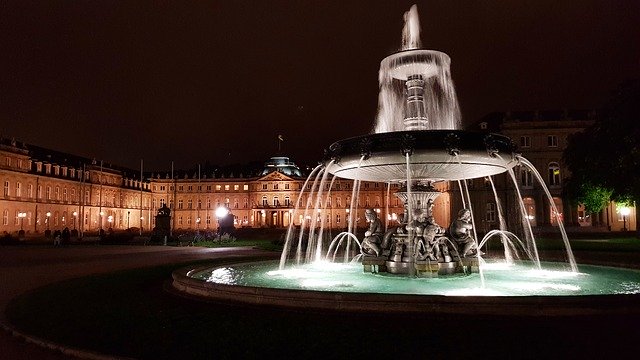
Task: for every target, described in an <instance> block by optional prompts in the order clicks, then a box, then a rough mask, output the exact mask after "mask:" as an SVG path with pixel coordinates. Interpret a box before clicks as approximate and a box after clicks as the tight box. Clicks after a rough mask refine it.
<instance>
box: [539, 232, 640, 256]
mask: <svg viewBox="0 0 640 360" xmlns="http://www.w3.org/2000/svg"><path fill="white" fill-rule="evenodd" d="M569 243H570V244H571V249H572V250H574V251H614V252H619V251H622V252H640V239H638V238H636V237H633V236H628V237H614V238H606V239H604V238H595V237H594V238H593V239H588V238H585V239H581V238H578V239H574V238H571V236H570V235H569ZM536 244H537V245H538V249H539V250H564V242H563V241H562V239H560V238H544V237H543V238H536Z"/></svg>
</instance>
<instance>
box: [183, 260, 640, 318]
mask: <svg viewBox="0 0 640 360" xmlns="http://www.w3.org/2000/svg"><path fill="white" fill-rule="evenodd" d="M565 267H566V264H560V263H545V264H544V268H543V270H538V269H536V268H534V267H532V266H531V265H530V264H528V263H524V262H523V263H517V264H513V265H507V264H505V263H504V262H495V263H491V262H489V263H487V264H486V265H484V266H483V272H484V277H485V282H484V287H483V286H482V284H481V280H480V276H479V275H478V274H477V273H474V274H469V275H453V276H447V277H440V278H427V279H425V278H410V277H404V276H394V275H389V274H384V275H383V274H367V273H363V271H362V266H361V265H360V264H334V263H323V264H307V265H303V266H293V267H289V268H287V269H285V270H277V268H278V266H277V264H276V263H274V262H250V263H239V264H234V265H225V266H219V267H213V268H212V267H209V268H199V269H191V268H189V269H181V270H179V271H176V272H175V273H174V274H173V277H174V282H173V286H174V287H175V288H176V289H178V290H180V291H183V292H186V293H188V294H192V295H196V296H201V297H206V298H209V299H216V300H233V301H238V302H242V303H250V304H261V305H276V306H283V307H294V308H315V309H333V310H347V311H373V312H393V311H395V312H430V313H438V314H476V315H477V314H514V315H560V314H563V315H576V314H596V313H597V314H602V313H629V312H640V309H639V307H638V304H640V271H638V270H630V269H622V268H612V267H602V266H590V265H581V266H580V272H579V273H573V272H570V271H567V270H566V269H565ZM605 295H606V296H605Z"/></svg>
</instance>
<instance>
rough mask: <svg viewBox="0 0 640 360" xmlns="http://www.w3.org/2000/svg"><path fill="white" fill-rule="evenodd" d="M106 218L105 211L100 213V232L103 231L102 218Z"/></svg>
mask: <svg viewBox="0 0 640 360" xmlns="http://www.w3.org/2000/svg"><path fill="white" fill-rule="evenodd" d="M103 216H104V211H100V230H102V217H103Z"/></svg>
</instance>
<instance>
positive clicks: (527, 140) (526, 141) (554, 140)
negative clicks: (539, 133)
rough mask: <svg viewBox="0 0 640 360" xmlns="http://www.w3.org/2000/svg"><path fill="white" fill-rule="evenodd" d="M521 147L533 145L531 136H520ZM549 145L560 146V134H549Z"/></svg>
mask: <svg viewBox="0 0 640 360" xmlns="http://www.w3.org/2000/svg"><path fill="white" fill-rule="evenodd" d="M520 147H521V148H529V147H531V137H530V136H526V135H525V136H520ZM547 147H558V136H556V135H547Z"/></svg>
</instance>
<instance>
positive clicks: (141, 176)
mask: <svg viewBox="0 0 640 360" xmlns="http://www.w3.org/2000/svg"><path fill="white" fill-rule="evenodd" d="M142 164H143V162H142V159H140V236H142V178H143V175H142Z"/></svg>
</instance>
